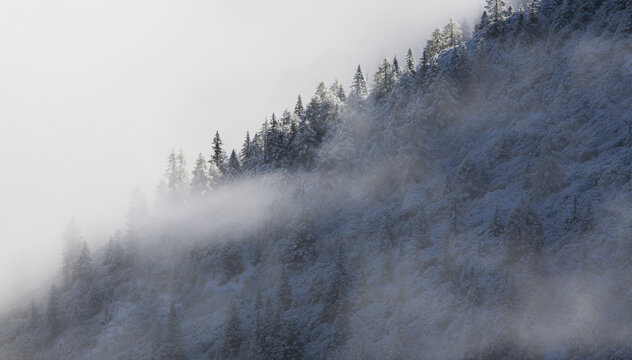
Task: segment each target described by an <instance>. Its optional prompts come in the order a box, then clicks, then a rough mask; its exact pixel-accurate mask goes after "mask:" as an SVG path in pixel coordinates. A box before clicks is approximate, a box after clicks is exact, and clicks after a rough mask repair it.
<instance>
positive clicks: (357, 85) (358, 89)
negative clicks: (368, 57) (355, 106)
mask: <svg viewBox="0 0 632 360" xmlns="http://www.w3.org/2000/svg"><path fill="white" fill-rule="evenodd" d="M351 94H352V95H353V96H354V97H355V98H356V99H365V98H366V97H367V95H368V94H369V90H368V89H367V85H366V80H365V79H364V74H362V68H361V67H360V65H358V68H357V69H356V73H355V75H354V76H353V84H352V85H351Z"/></svg>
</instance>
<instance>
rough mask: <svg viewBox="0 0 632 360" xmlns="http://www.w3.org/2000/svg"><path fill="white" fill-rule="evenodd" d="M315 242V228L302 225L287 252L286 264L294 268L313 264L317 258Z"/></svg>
mask: <svg viewBox="0 0 632 360" xmlns="http://www.w3.org/2000/svg"><path fill="white" fill-rule="evenodd" d="M315 242H316V238H315V237H314V229H313V226H311V224H308V223H301V224H300V225H299V226H298V230H297V231H296V235H295V236H293V238H292V241H291V243H290V245H289V246H288V248H287V250H286V252H285V256H284V257H285V259H284V260H285V263H286V264H288V265H290V266H292V267H298V266H301V265H304V264H311V263H312V262H313V261H314V259H315V257H316V247H315Z"/></svg>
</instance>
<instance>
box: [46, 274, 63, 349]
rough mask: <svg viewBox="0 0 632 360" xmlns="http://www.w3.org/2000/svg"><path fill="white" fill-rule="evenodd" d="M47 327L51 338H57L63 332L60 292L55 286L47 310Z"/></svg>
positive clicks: (51, 291)
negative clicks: (60, 317)
mask: <svg viewBox="0 0 632 360" xmlns="http://www.w3.org/2000/svg"><path fill="white" fill-rule="evenodd" d="M46 325H47V326H48V331H49V333H50V335H51V336H53V337H54V336H57V335H58V334H59V331H60V330H61V322H60V319H59V290H58V289H57V286H56V285H55V284H53V285H52V286H51V288H50V291H49V293H48V306H47V308H46Z"/></svg>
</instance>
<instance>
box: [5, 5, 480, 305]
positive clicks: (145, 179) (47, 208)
mask: <svg viewBox="0 0 632 360" xmlns="http://www.w3.org/2000/svg"><path fill="white" fill-rule="evenodd" d="M482 2H483V1H482V0H481V1H471V0H467V1H460V0H417V1H410V0H408V1H405V0H368V1H367V0H365V1H360V0H347V1H343V0H322V1H297V0H292V1H290V0H270V1H245V0H242V1H239V0H232V1H223V0H222V1H217V0H152V1H149V0H108V1H103V0H100V1H94V0H20V1H10V0H0V164H2V167H3V169H4V170H3V171H2V176H1V177H0V293H6V292H5V291H4V289H6V288H7V286H9V287H11V288H13V289H24V288H29V287H32V286H34V285H36V284H37V282H36V281H35V280H37V279H41V278H42V277H45V276H52V275H53V273H52V272H51V271H52V270H51V269H52V268H53V267H52V266H50V265H51V264H55V265H56V263H57V261H58V260H59V244H60V234H61V231H62V228H63V226H64V224H65V223H66V222H67V221H68V219H69V218H70V217H73V216H74V217H75V218H76V219H77V220H78V222H79V224H80V225H81V226H82V228H83V229H84V232H85V233H88V234H97V237H98V239H97V240H103V239H104V238H105V236H106V235H107V234H108V233H110V232H111V231H113V229H114V228H115V226H117V225H119V224H121V221H122V218H123V217H124V215H125V211H126V208H127V202H128V196H129V194H130V192H131V190H132V189H133V188H134V187H135V186H140V187H141V189H142V190H143V191H144V192H145V193H146V194H147V195H148V197H149V198H153V191H154V188H155V186H156V184H157V182H158V180H159V178H160V176H161V175H162V171H163V168H164V163H165V158H166V156H167V154H168V152H169V151H170V149H172V148H176V149H177V148H182V149H183V150H184V151H185V154H186V155H187V158H188V160H189V164H192V163H193V160H194V156H195V155H196V154H197V152H199V151H203V152H204V153H205V154H207V153H208V152H209V143H210V139H211V136H212V135H213V134H214V132H215V130H219V131H220V133H221V134H222V136H223V138H224V140H225V143H226V145H227V151H230V149H231V148H233V147H238V146H239V145H240V144H241V141H242V139H243V136H244V135H245V132H246V130H250V131H256V130H258V128H259V126H260V124H261V123H262V121H263V120H264V118H265V117H266V116H268V115H269V114H270V113H272V112H273V111H274V112H277V113H279V112H281V111H282V110H283V108H284V107H293V105H294V102H295V100H296V96H297V95H298V94H301V95H302V96H303V98H304V99H305V100H306V101H308V99H309V98H310V97H311V95H312V94H313V92H314V90H315V89H316V86H317V84H318V82H319V81H321V80H323V81H325V82H327V83H328V84H330V83H331V82H332V81H333V80H334V79H336V78H338V79H340V80H341V81H342V82H343V83H344V85H345V87H348V85H349V83H350V80H351V77H352V76H353V73H354V71H355V68H356V66H357V64H358V63H360V64H362V66H363V68H364V69H365V71H367V72H369V73H372V72H373V71H374V69H375V68H376V65H377V64H378V62H379V61H380V59H382V58H384V57H388V58H392V57H393V55H397V56H398V58H400V59H402V60H403V58H404V55H405V52H406V50H407V49H408V48H409V47H412V48H413V50H414V51H415V54H416V56H417V57H419V56H420V53H421V48H422V46H423V44H424V43H425V40H426V39H427V37H428V35H429V34H430V32H431V31H432V29H433V28H435V27H437V26H443V25H444V24H445V23H447V21H448V18H449V17H450V16H452V17H454V18H455V19H456V20H457V21H460V19H462V18H463V17H465V16H467V17H469V20H470V24H473V22H474V21H473V20H472V19H474V18H475V17H476V16H478V15H477V11H478V10H479V9H480V8H481V7H482ZM370 77H371V78H372V76H370ZM90 240H93V239H92V238H91V239H90ZM4 300H6V297H5V298H2V297H1V296H0V305H2V302H3V301H4Z"/></svg>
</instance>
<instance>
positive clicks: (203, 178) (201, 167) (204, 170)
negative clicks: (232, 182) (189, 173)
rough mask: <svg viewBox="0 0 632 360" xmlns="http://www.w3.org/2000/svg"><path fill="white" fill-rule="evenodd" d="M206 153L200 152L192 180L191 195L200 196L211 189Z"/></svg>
mask: <svg viewBox="0 0 632 360" xmlns="http://www.w3.org/2000/svg"><path fill="white" fill-rule="evenodd" d="M206 164H207V161H206V159H205V158H204V155H202V153H200V154H199V155H198V158H197V161H196V162H195V169H193V179H192V180H191V186H190V187H191V195H194V196H200V195H204V194H206V193H207V192H208V191H209V190H210V186H211V182H210V180H209V178H208V166H207V165H206Z"/></svg>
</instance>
